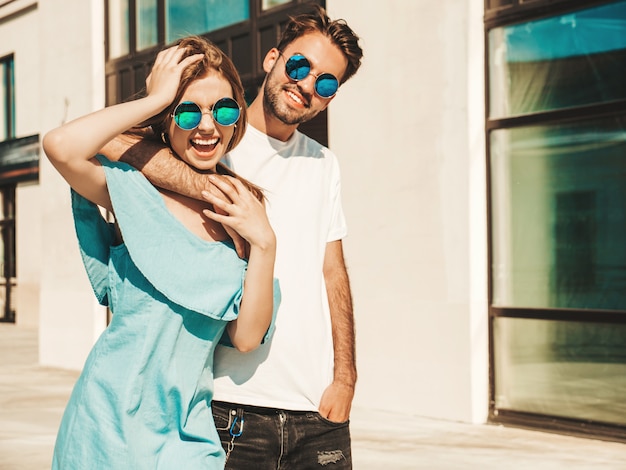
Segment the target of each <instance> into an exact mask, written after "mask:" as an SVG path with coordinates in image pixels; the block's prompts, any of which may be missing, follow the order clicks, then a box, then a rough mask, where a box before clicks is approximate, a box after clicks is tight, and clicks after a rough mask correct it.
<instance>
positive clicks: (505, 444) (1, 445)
mask: <svg viewBox="0 0 626 470" xmlns="http://www.w3.org/2000/svg"><path fill="white" fill-rule="evenodd" d="M36 362H37V332H36V331H35V330H30V329H23V328H19V327H16V326H14V325H12V324H4V323H0V470H45V469H49V468H50V458H51V455H52V448H53V446H54V438H55V434H56V429H57V426H58V424H59V420H60V418H61V414H62V412H63V408H64V406H65V403H66V401H67V399H68V396H69V393H70V391H71V389H72V386H73V384H74V381H75V380H76V377H77V376H78V374H77V373H76V372H73V371H64V370H58V369H49V368H43V367H39V366H38V365H37V363H36ZM352 433H353V441H354V442H353V453H354V468H355V470H381V469H382V470H404V469H428V470H457V469H464V470H468V469H469V470H473V469H480V470H492V469H494V470H495V469H498V470H502V469H506V470H556V469H563V470H578V469H581V470H582V469H602V470H623V469H626V445H625V444H619V443H614V442H603V441H597V440H591V439H581V438H574V437H567V436H561V435H557V434H549V433H542V432H535V431H528V430H522V429H515V428H505V427H502V426H490V425H469V424H461V423H453V422H447V421H437V420H431V419H424V418H419V417H412V416H399V415H396V414H393V413H388V412H381V411H372V410H366V409H358V408H357V409H355V410H354V412H353V415H352ZM328 468H330V467H328ZM68 470H69V469H68ZM72 470H74V469H72ZM243 470H245V469H243Z"/></svg>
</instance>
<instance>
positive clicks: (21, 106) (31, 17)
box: [0, 0, 41, 328]
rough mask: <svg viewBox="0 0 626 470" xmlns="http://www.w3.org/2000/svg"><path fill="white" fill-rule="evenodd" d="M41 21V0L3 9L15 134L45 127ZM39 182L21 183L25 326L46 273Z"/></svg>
mask: <svg viewBox="0 0 626 470" xmlns="http://www.w3.org/2000/svg"><path fill="white" fill-rule="evenodd" d="M38 26H39V23H38V13H37V2H36V1H33V0H15V1H14V2H11V3H9V4H7V5H6V6H3V7H2V9H0V57H5V56H8V55H11V54H13V60H14V79H15V83H14V85H15V88H14V92H15V108H16V109H15V134H16V135H15V137H26V136H29V135H34V134H37V133H38V132H39V116H40V111H41V110H40V108H39V82H40V74H39V70H40V69H39V27H38ZM39 194H40V193H39V185H38V184H36V183H27V184H26V183H21V184H18V186H17V189H16V194H15V199H16V209H15V210H16V227H15V229H16V241H17V243H16V266H17V273H16V274H17V277H16V285H17V287H16V288H14V289H13V290H12V305H13V307H14V308H15V310H16V312H19V315H17V316H16V321H17V323H18V324H19V325H20V326H24V327H31V328H36V327H37V325H38V314H39V287H40V285H39V279H40V276H41V207H40V204H39Z"/></svg>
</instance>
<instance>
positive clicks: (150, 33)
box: [135, 0, 158, 51]
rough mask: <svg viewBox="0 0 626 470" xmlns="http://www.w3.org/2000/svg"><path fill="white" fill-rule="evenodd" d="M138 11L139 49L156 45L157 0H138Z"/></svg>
mask: <svg viewBox="0 0 626 470" xmlns="http://www.w3.org/2000/svg"><path fill="white" fill-rule="evenodd" d="M136 2H137V3H136V4H135V5H136V6H135V8H136V13H137V50H138V51H141V50H143V49H147V48H148V47H152V46H156V45H157V43H158V34H157V28H158V23H157V0H136Z"/></svg>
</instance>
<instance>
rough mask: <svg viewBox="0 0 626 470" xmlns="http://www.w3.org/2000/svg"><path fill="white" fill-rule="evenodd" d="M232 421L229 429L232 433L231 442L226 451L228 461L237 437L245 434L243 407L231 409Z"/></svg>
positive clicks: (229, 432)
mask: <svg viewBox="0 0 626 470" xmlns="http://www.w3.org/2000/svg"><path fill="white" fill-rule="evenodd" d="M230 414H231V418H232V423H229V424H230V428H229V429H228V434H230V442H229V443H228V449H227V451H226V462H228V457H230V453H231V452H232V451H233V449H234V448H235V438H236V437H239V436H241V434H243V423H244V419H243V409H241V408H238V409H237V411H235V410H231V411H230ZM238 421H239V426H237V422H238Z"/></svg>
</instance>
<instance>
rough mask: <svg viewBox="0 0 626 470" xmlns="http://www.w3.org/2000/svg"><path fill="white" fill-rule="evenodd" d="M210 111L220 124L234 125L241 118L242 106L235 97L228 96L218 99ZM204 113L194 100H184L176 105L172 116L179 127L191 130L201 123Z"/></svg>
mask: <svg viewBox="0 0 626 470" xmlns="http://www.w3.org/2000/svg"><path fill="white" fill-rule="evenodd" d="M210 112H211V115H212V116H213V120H214V121H215V122H216V123H217V124H219V125H220V126H232V125H233V124H235V123H236V122H237V121H238V120H239V116H240V115H241V108H240V106H239V105H238V104H237V102H236V101H235V100H234V99H232V98H228V97H226V98H221V99H219V100H217V101H216V102H215V104H214V105H213V106H212V107H211V109H210ZM204 114H205V113H203V112H202V109H201V108H200V106H198V105H197V104H196V103H194V102H193V101H183V102H182V103H180V104H179V105H178V106H176V108H175V109H174V112H173V113H172V117H173V118H174V122H175V123H176V125H177V126H178V127H180V128H181V129H183V130H185V131H190V130H192V129H195V128H196V127H198V126H199V125H200V121H202V116H203V115H204Z"/></svg>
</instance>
